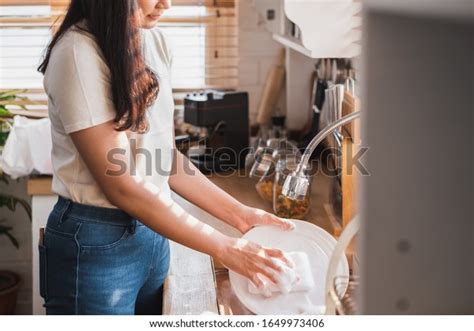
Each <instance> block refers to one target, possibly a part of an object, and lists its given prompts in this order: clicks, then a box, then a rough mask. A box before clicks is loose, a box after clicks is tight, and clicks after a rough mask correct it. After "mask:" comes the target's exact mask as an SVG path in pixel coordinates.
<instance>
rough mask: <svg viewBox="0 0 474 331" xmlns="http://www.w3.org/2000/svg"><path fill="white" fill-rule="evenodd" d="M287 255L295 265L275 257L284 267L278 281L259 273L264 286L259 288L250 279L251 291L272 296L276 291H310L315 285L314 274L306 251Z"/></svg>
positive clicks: (276, 261) (284, 292)
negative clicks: (275, 281)
mask: <svg viewBox="0 0 474 331" xmlns="http://www.w3.org/2000/svg"><path fill="white" fill-rule="evenodd" d="M285 257H286V258H287V259H288V260H289V261H290V262H291V263H292V265H293V266H288V265H286V264H285V263H284V262H282V261H281V260H280V259H273V260H274V261H275V263H276V264H278V265H279V266H280V267H281V268H282V272H281V273H280V274H279V275H278V283H277V284H274V283H273V282H271V281H270V280H269V279H268V278H266V277H265V276H262V275H260V274H259V275H258V276H259V278H260V280H261V281H262V282H263V286H262V288H257V287H256V286H255V285H254V284H253V283H252V282H250V281H249V292H250V293H252V294H260V295H263V296H264V297H267V298H269V297H271V296H272V295H273V294H274V293H275V294H276V293H283V294H288V293H290V292H308V291H309V290H311V289H312V288H313V287H314V280H313V274H312V272H311V266H310V264H309V259H308V254H306V253H305V252H291V253H286V254H285Z"/></svg>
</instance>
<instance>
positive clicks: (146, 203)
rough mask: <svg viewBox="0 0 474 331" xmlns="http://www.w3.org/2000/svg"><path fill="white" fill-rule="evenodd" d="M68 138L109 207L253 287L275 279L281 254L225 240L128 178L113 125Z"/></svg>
mask: <svg viewBox="0 0 474 331" xmlns="http://www.w3.org/2000/svg"><path fill="white" fill-rule="evenodd" d="M71 138H72V140H73V142H74V144H75V146H76V148H77V149H78V151H79V153H80V155H81V157H82V159H83V160H84V162H85V163H86V165H87V166H88V168H89V170H90V172H91V174H92V175H93V177H94V179H95V180H96V181H97V183H98V185H99V186H100V188H101V189H102V191H103V192H104V194H105V195H106V197H107V199H108V200H109V201H110V202H111V203H112V204H113V205H115V206H117V207H118V208H120V209H122V210H123V211H125V212H126V213H128V214H129V215H131V216H133V217H135V218H137V219H139V220H140V221H141V222H143V223H144V224H145V225H147V226H148V227H150V228H151V229H153V230H154V231H156V232H158V233H160V234H162V235H164V236H165V237H167V238H170V239H171V240H173V241H176V242H178V243H180V244H183V245H185V246H187V247H190V248H192V249H195V250H198V251H200V252H203V253H206V254H209V255H211V256H212V257H214V258H215V259H217V260H219V261H221V262H222V263H223V264H224V265H226V266H227V267H229V268H230V269H232V270H234V271H236V272H237V273H240V274H242V275H244V276H246V277H247V278H249V279H251V280H252V281H253V282H254V283H255V284H256V285H257V286H258V285H260V284H261V281H260V280H259V278H258V277H256V273H261V274H264V275H265V276H267V277H269V278H270V279H272V280H273V281H276V278H275V272H277V271H278V270H281V268H279V267H278V266H277V265H276V264H275V263H274V262H273V261H272V260H271V259H270V258H269V257H278V258H281V259H284V257H283V253H282V252H281V251H279V250H275V249H267V248H263V247H261V246H259V245H257V244H254V243H251V242H246V241H242V240H238V239H235V238H230V237H228V236H225V235H224V234H222V233H220V232H219V231H217V230H215V229H214V228H212V227H210V226H208V225H206V224H204V223H202V222H200V221H199V220H198V219H196V218H194V217H193V216H191V215H189V214H187V213H186V212H185V211H184V210H183V209H182V208H181V207H180V206H179V205H178V204H176V203H175V202H174V201H172V200H171V199H169V198H168V197H166V196H164V195H163V194H161V192H160V190H159V189H158V188H157V187H156V186H154V185H152V184H151V183H149V182H146V181H143V180H142V179H140V178H138V177H136V176H131V175H130V169H131V168H130V167H131V166H132V165H133V161H131V159H130V155H131V154H130V146H129V142H128V139H127V136H126V134H125V132H118V131H116V130H114V124H113V122H112V121H110V122H107V123H104V124H101V125H97V126H94V127H91V128H88V129H84V130H81V131H77V132H73V133H71Z"/></svg>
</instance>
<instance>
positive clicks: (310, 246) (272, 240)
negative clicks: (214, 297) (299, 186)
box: [229, 220, 349, 315]
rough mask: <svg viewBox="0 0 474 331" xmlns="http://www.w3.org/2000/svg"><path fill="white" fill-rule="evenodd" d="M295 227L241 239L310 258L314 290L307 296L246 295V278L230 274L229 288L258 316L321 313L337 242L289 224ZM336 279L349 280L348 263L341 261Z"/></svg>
mask: <svg viewBox="0 0 474 331" xmlns="http://www.w3.org/2000/svg"><path fill="white" fill-rule="evenodd" d="M291 221H292V222H294V223H295V225H296V227H295V229H294V230H293V231H283V230H280V229H278V228H276V227H274V226H259V227H256V228H254V229H252V230H250V231H249V232H247V233H246V234H245V235H244V236H243V237H242V238H243V239H247V240H250V241H253V242H256V243H259V244H260V245H263V246H267V247H272V248H278V249H281V250H283V251H285V252H295V251H299V252H306V253H307V254H308V256H309V260H310V265H311V269H312V272H313V277H314V283H315V287H314V288H313V289H312V290H311V291H310V292H306V293H304V292H297V293H289V294H286V295H283V294H277V295H273V296H272V297H271V298H265V297H263V296H261V295H255V294H250V293H249V292H248V280H247V278H245V277H243V276H241V275H239V274H237V273H235V272H233V271H229V279H230V283H231V285H232V288H233V290H234V292H235V294H236V296H237V297H238V298H239V300H240V301H241V302H242V304H243V305H244V306H245V307H247V308H248V309H249V310H250V311H252V312H253V313H255V314H258V315H299V314H321V313H323V312H324V307H325V295H324V287H325V284H326V273H327V268H328V264H329V259H330V257H331V255H332V251H333V250H334V247H335V246H336V240H335V239H334V238H333V237H332V236H331V235H330V234H329V233H327V232H326V231H324V230H323V229H322V228H320V227H318V226H316V225H314V224H311V223H309V222H304V221H296V220H291ZM338 275H341V276H349V266H348V264H347V260H346V258H345V257H344V259H343V260H342V261H341V263H340V265H339V267H338Z"/></svg>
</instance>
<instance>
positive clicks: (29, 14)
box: [0, 0, 238, 110]
mask: <svg viewBox="0 0 474 331" xmlns="http://www.w3.org/2000/svg"><path fill="white" fill-rule="evenodd" d="M69 2H70V0H2V1H1V2H0V10H1V12H0V37H1V38H0V52H1V53H0V76H1V79H0V89H9V88H22V89H24V88H27V89H31V90H32V91H36V92H38V91H39V90H41V89H42V76H41V74H39V73H37V72H36V68H37V66H38V64H39V61H40V58H41V55H42V51H43V50H44V48H45V46H46V44H47V42H48V41H49V38H50V37H51V31H50V30H49V27H50V26H51V23H52V22H56V24H59V23H58V22H59V21H56V19H57V18H58V17H59V18H61V16H63V15H64V13H65V11H66V9H67V6H68V5H69ZM172 3H173V7H172V8H171V9H170V10H169V11H167V12H166V14H165V15H164V16H163V17H162V18H161V20H160V22H159V28H161V29H162V31H163V32H164V33H165V35H166V36H167V37H168V40H169V42H170V43H171V45H172V47H173V54H174V57H173V77H172V79H173V90H174V92H175V101H176V106H177V109H178V110H179V109H180V108H182V100H183V95H184V94H185V93H186V92H189V91H194V90H202V89H205V88H236V87H237V85H238V71H237V66H238V44H237V43H238V23H237V15H236V14H237V13H236V10H237V9H236V5H235V4H236V1H235V0H173V1H172Z"/></svg>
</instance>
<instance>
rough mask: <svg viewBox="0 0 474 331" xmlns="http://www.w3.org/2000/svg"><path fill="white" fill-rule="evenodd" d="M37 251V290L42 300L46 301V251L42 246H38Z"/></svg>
mask: <svg viewBox="0 0 474 331" xmlns="http://www.w3.org/2000/svg"><path fill="white" fill-rule="evenodd" d="M38 251H39V290H40V295H41V297H42V298H43V299H46V298H47V296H48V287H47V271H48V261H47V249H46V246H44V245H41V244H40V245H38Z"/></svg>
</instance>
